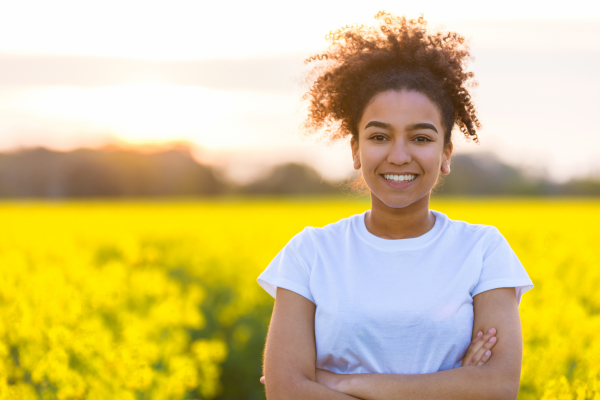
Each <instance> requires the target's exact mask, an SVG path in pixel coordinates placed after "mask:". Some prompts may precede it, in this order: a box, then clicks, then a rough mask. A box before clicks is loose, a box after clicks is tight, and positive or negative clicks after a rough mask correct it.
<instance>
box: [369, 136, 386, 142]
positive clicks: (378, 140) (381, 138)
mask: <svg viewBox="0 0 600 400" xmlns="http://www.w3.org/2000/svg"><path fill="white" fill-rule="evenodd" d="M371 139H374V140H375V141H376V142H383V139H385V136H383V135H375V136H373V137H372V138H371Z"/></svg>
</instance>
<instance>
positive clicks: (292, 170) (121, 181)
mask: <svg viewBox="0 0 600 400" xmlns="http://www.w3.org/2000/svg"><path fill="white" fill-rule="evenodd" d="M451 169H452V172H451V173H450V174H449V175H448V176H446V177H445V179H444V182H443V185H442V186H441V188H440V189H439V190H437V191H436V194H435V195H436V196H444V195H479V196H485V195H496V196H497V195H523V196H548V195H571V196H581V195H584V196H598V195H600V179H592V178H589V179H573V180H571V181H568V182H566V183H561V184H559V183H555V182H552V181H551V180H549V179H547V178H544V177H530V176H526V175H525V174H524V173H523V172H522V171H521V170H520V169H518V168H515V167H513V166H510V165H507V164H505V163H502V162H501V161H499V160H498V159H497V158H495V157H494V156H493V155H491V154H485V155H481V154H478V155H455V156H454V157H452V163H451ZM348 182H349V180H348V179H344V180H341V181H338V182H330V181H328V180H325V179H323V178H322V176H321V175H320V174H319V173H318V172H317V171H315V170H314V169H313V168H312V167H310V166H308V165H304V164H298V163H287V164H282V165H279V166H276V167H274V168H273V169H272V170H271V171H270V172H269V173H268V174H266V175H265V176H263V177H260V178H258V179H256V180H255V181H253V182H251V183H249V184H245V185H240V184H236V183H233V182H230V181H228V180H226V179H225V178H223V177H221V176H220V175H219V174H218V173H217V172H216V171H215V170H214V169H213V168H212V167H210V166H209V165H203V164H201V163H198V162H197V161H196V160H195V159H194V158H193V157H192V155H191V152H190V150H189V149H187V148H185V147H179V148H174V149H170V150H165V151H161V152H156V153H151V154H146V153H140V152H136V151H131V150H124V149H116V148H106V149H77V150H73V151H69V152H57V151H51V150H48V149H45V148H34V149H27V150H21V151H16V152H10V153H0V197H2V198H71V197H75V198H77V197H151V196H218V195H226V194H244V195H259V194H260V195H294V194H295V195H301V194H336V193H338V194H339V193H342V192H345V193H351V192H350V189H349V188H348V187H347V184H348Z"/></svg>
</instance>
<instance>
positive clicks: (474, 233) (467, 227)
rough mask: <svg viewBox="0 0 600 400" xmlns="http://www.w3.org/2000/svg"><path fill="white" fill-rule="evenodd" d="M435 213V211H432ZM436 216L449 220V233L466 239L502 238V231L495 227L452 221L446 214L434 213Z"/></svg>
mask: <svg viewBox="0 0 600 400" xmlns="http://www.w3.org/2000/svg"><path fill="white" fill-rule="evenodd" d="M432 211H433V210H432ZM434 212H435V213H436V215H438V216H439V215H441V216H443V218H445V219H446V220H447V223H448V228H449V229H448V231H449V232H450V233H451V234H453V235H456V236H460V237H461V238H464V239H467V238H469V239H493V238H498V237H502V233H500V230H499V229H498V228H497V227H495V226H494V225H489V224H482V223H475V222H468V221H464V220H460V219H451V218H450V217H448V216H447V215H446V214H443V213H441V212H439V211H434Z"/></svg>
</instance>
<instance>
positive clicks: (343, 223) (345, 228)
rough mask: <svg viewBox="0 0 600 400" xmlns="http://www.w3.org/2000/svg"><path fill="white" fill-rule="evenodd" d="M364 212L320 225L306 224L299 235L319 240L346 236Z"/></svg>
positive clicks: (362, 216)
mask: <svg viewBox="0 0 600 400" xmlns="http://www.w3.org/2000/svg"><path fill="white" fill-rule="evenodd" d="M365 212H366V211H364V212H362V213H359V214H352V215H350V216H348V217H344V218H341V219H339V220H337V221H335V222H331V223H329V224H326V225H323V226H321V227H318V226H306V227H305V228H304V229H303V230H302V232H300V233H299V235H300V234H301V235H303V236H304V237H310V238H311V239H312V240H313V241H319V242H322V241H327V240H331V239H339V238H340V237H347V236H348V233H350V232H351V231H352V229H353V226H354V225H355V224H356V223H358V218H364V214H365Z"/></svg>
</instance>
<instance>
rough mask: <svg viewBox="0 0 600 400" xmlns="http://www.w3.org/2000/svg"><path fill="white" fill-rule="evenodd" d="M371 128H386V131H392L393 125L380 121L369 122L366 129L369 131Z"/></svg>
mask: <svg viewBox="0 0 600 400" xmlns="http://www.w3.org/2000/svg"><path fill="white" fill-rule="evenodd" d="M370 126H376V127H377V128H384V129H390V127H391V125H390V124H388V123H385V122H379V121H369V123H368V124H367V125H365V129H367V128H368V127H370Z"/></svg>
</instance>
